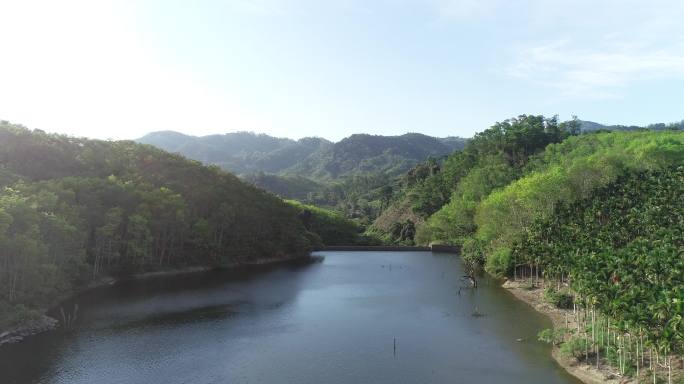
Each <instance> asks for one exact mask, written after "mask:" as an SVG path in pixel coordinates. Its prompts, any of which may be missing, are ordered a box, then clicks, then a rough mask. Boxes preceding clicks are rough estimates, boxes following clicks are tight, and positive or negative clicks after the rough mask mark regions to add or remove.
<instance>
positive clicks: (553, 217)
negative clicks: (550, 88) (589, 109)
mask: <svg viewBox="0 0 684 384" xmlns="http://www.w3.org/2000/svg"><path fill="white" fill-rule="evenodd" d="M680 125H681V124H673V125H670V126H658V127H656V128H658V129H641V130H632V131H629V132H627V131H615V132H601V131H599V132H592V133H584V134H580V132H579V130H578V123H577V121H569V122H564V123H559V122H557V121H556V119H555V118H551V119H548V118H543V117H542V116H520V117H519V118H515V119H511V120H508V121H505V122H503V123H497V124H496V125H494V126H492V127H491V128H490V129H488V130H486V131H484V132H482V133H480V134H478V135H476V136H475V137H474V138H473V139H472V140H471V141H470V142H469V144H468V145H467V146H466V148H465V149H464V150H463V151H460V152H456V153H454V154H453V155H451V156H450V157H449V158H448V159H446V161H444V163H443V164H442V166H441V169H440V171H439V172H437V173H434V174H429V175H427V176H426V177H424V178H423V179H422V180H420V181H419V182H418V183H416V184H415V186H414V187H412V188H409V189H407V190H406V191H405V192H404V193H403V194H402V195H401V196H399V197H398V199H397V201H395V203H394V204H398V205H399V204H401V205H405V206H406V205H409V206H411V209H412V210H413V212H414V213H416V214H417V215H418V216H419V217H421V218H422V219H423V220H424V222H423V224H421V225H420V226H419V227H418V230H417V234H416V239H415V240H416V242H418V243H424V244H427V243H431V242H433V243H434V242H436V243H447V244H452V245H458V246H460V247H461V248H462V257H463V259H464V262H465V263H466V264H467V266H469V267H470V268H471V269H478V268H483V269H485V270H486V271H488V272H489V273H491V274H494V275H498V276H509V277H518V276H526V277H532V278H534V279H535V280H539V281H541V279H542V278H545V281H546V285H547V286H548V288H547V292H546V297H547V298H549V300H551V301H552V302H554V303H556V304H557V305H559V306H567V305H570V306H571V307H572V306H573V305H574V307H575V308H576V311H575V316H576V320H577V324H578V327H577V329H562V330H557V331H556V332H555V334H553V335H552V336H551V337H549V335H548V334H547V335H544V337H543V338H545V339H549V340H551V341H553V342H555V343H562V344H563V347H562V350H563V351H565V352H566V353H567V354H569V355H574V356H575V357H577V358H579V359H582V360H585V361H586V362H591V363H592V364H596V365H601V364H603V363H606V362H607V363H610V364H611V365H613V366H615V367H617V370H618V372H619V373H621V374H641V375H643V374H645V372H646V371H647V370H648V372H650V373H651V374H653V378H654V381H656V380H657V375H662V376H666V377H667V378H668V380H669V381H670V382H671V381H672V380H673V373H672V370H673V369H674V368H676V367H677V366H679V365H680V364H681V363H680V362H681V361H684V322H683V321H682V316H684V304H683V303H684V233H683V232H682V231H683V230H684V200H683V199H684V132H682V131H681V130H680ZM566 298H567V299H568V300H565V299H566Z"/></svg>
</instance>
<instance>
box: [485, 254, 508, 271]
mask: <svg viewBox="0 0 684 384" xmlns="http://www.w3.org/2000/svg"><path fill="white" fill-rule="evenodd" d="M485 270H486V271H487V272H489V273H491V274H492V275H495V276H506V275H508V272H509V271H510V270H511V250H510V248H506V247H502V248H498V249H496V250H495V251H493V252H492V253H491V254H490V255H488V256H487V260H486V262H485Z"/></svg>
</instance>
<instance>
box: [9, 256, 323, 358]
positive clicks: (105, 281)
mask: <svg viewBox="0 0 684 384" xmlns="http://www.w3.org/2000/svg"><path fill="white" fill-rule="evenodd" d="M318 260H320V256H314V255H311V254H309V255H306V256H295V257H284V258H283V257H281V258H264V259H257V260H252V261H247V262H240V263H233V264H230V265H224V266H221V267H218V268H217V267H203V266H192V267H185V268H173V269H167V270H161V271H152V272H143V273H136V274H133V275H129V276H122V277H113V276H102V277H100V278H98V279H96V280H93V281H91V282H90V283H89V284H88V285H86V286H84V287H81V288H80V289H78V290H76V292H74V293H73V294H71V295H69V296H68V297H65V298H63V299H62V300H60V301H59V302H60V304H59V305H56V306H55V307H54V308H52V309H56V308H59V307H60V305H61V303H63V302H64V301H66V300H69V299H71V298H74V297H76V296H78V295H80V294H83V293H84V292H87V291H89V290H93V289H96V288H100V287H105V286H109V285H115V284H118V283H121V282H125V281H131V280H142V279H151V278H157V277H168V276H176V275H186V274H193V273H201V272H209V271H212V270H226V269H237V268H250V267H258V266H266V265H277V264H285V263H293V262H298V261H299V262H315V261H318ZM50 311H51V310H50V309H48V310H45V311H43V312H44V314H43V315H41V316H40V317H39V318H37V319H31V320H29V321H26V322H24V323H21V324H17V325H14V326H12V327H9V328H7V329H0V347H2V346H3V345H5V344H14V343H18V342H21V341H23V340H24V339H26V338H27V337H30V336H35V335H38V334H40V333H43V332H48V331H53V330H55V329H57V328H58V327H59V326H60V321H59V320H57V319H55V318H53V317H50V316H48V315H47V313H48V312H50Z"/></svg>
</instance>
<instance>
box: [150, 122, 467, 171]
mask: <svg viewBox="0 0 684 384" xmlns="http://www.w3.org/2000/svg"><path fill="white" fill-rule="evenodd" d="M136 141H137V142H139V143H143V144H150V145H154V146H156V147H159V148H161V149H164V150H166V151H169V152H176V153H180V154H182V155H184V156H186V157H188V158H191V159H195V160H199V161H201V162H203V163H205V164H213V165H217V166H219V167H221V168H223V169H225V170H227V171H230V172H233V173H235V174H238V175H243V176H244V175H248V174H253V173H261V172H263V173H270V174H277V175H281V176H293V177H306V178H310V179H314V180H318V181H329V180H334V179H338V178H341V177H345V176H351V175H357V174H365V173H369V172H370V173H372V172H382V173H386V174H388V175H390V176H395V175H399V174H402V173H404V172H406V171H407V170H408V169H410V168H411V167H412V166H414V165H416V164H417V163H419V162H422V161H425V160H426V159H427V158H429V157H441V156H445V155H448V154H450V153H452V152H454V151H456V150H460V149H462V148H463V147H464V146H465V143H466V142H467V139H463V138H460V137H446V138H437V137H432V136H427V135H423V134H419V133H407V134H404V135H401V136H378V135H368V134H355V135H351V136H349V137H347V138H345V139H343V140H341V141H339V142H337V143H333V142H331V141H328V140H325V139H322V138H318V137H307V138H303V139H300V140H292V139H285V138H276V137H272V136H268V135H264V134H255V133H251V132H235V133H227V134H223V135H209V136H200V137H198V136H189V135H185V134H182V133H178V132H173V131H160V132H152V133H149V134H147V135H145V136H143V137H142V138H140V139H138V140H136Z"/></svg>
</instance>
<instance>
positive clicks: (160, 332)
mask: <svg viewBox="0 0 684 384" xmlns="http://www.w3.org/2000/svg"><path fill="white" fill-rule="evenodd" d="M316 255H318V256H322V257H323V260H322V261H320V262H314V263H296V264H281V265H277V266H268V267H260V268H245V269H238V270H231V271H216V272H205V273H195V274H187V275H179V276H167V277H156V278H149V279H144V280H134V281H128V282H123V283H119V284H116V285H113V286H108V287H103V288H98V289H94V290H91V291H88V292H86V293H84V294H82V295H80V296H79V297H76V298H74V299H73V301H72V302H69V303H66V304H65V307H66V308H73V304H74V303H75V302H77V303H78V306H79V310H78V314H77V320H76V323H75V327H74V329H73V330H72V331H69V332H66V331H63V330H57V331H54V332H49V333H46V334H42V335H38V336H35V337H32V338H29V339H27V340H25V341H23V342H21V343H18V344H14V345H9V346H3V347H1V348H0V382H1V383H3V384H9V383H22V384H23V383H70V384H71V383H79V384H80V383H83V384H85V383H88V384H90V383H99V384H105V383H126V384H129V383H297V384H314V383H316V384H325V383H331V384H337V383H388V384H389V383H506V384H512V383H526V384H535V383H539V384H553V383H578V381H576V380H575V379H573V378H572V377H571V376H569V375H568V374H566V373H565V371H564V370H563V369H562V368H561V367H560V366H558V365H557V364H556V363H555V362H554V361H553V359H552V358H551V354H550V347H549V346H548V345H546V344H543V343H541V342H538V341H537V340H536V334H537V333H538V332H539V331H540V330H541V329H543V328H547V327H550V322H549V321H548V320H547V319H546V318H544V317H543V316H542V315H540V314H538V313H537V312H535V311H534V310H533V309H532V308H530V307H528V306H527V305H526V304H524V303H522V302H519V301H517V300H516V299H514V297H513V296H512V295H511V294H509V293H508V292H506V291H505V290H504V289H502V288H500V287H499V282H497V281H494V280H490V279H488V278H484V277H483V278H482V280H481V281H480V284H479V286H478V288H477V289H476V290H473V289H471V288H470V287H469V285H468V283H467V282H466V281H464V280H463V279H462V277H463V274H464V273H463V270H462V267H461V262H460V259H459V258H458V257H456V256H453V255H448V254H438V253H435V254H433V253H430V252H332V251H327V252H318V253H316Z"/></svg>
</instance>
